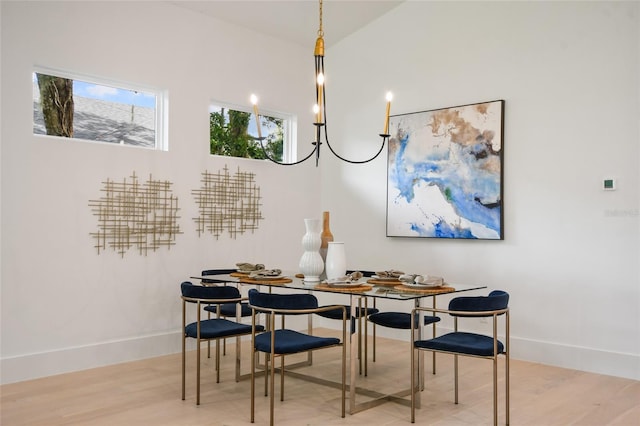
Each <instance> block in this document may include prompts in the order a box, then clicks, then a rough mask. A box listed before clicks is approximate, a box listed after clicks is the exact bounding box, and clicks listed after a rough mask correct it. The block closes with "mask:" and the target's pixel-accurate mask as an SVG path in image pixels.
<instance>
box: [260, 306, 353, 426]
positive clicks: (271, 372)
mask: <svg viewBox="0 0 640 426" xmlns="http://www.w3.org/2000/svg"><path fill="white" fill-rule="evenodd" d="M249 306H250V307H251V309H252V311H253V312H252V315H251V328H252V333H251V348H252V351H253V356H252V357H251V423H254V422H255V376H256V364H257V361H256V356H257V353H258V351H257V350H256V349H255V337H256V334H257V333H256V324H257V320H256V318H257V314H258V313H264V314H266V317H267V320H266V327H265V328H266V331H265V332H269V331H275V325H276V323H275V320H276V316H277V315H280V316H281V326H280V327H281V328H284V325H285V316H286V315H301V314H315V313H318V312H324V311H330V310H333V309H342V311H343V315H342V339H341V341H340V343H338V344H336V345H331V346H324V347H321V348H317V349H310V350H304V351H300V352H297V353H303V352H309V353H311V352H312V351H314V350H320V349H327V348H332V347H336V346H341V347H342V372H341V377H342V379H341V380H342V384H341V401H342V404H341V417H343V418H344V417H345V412H346V390H347V380H346V377H347V364H346V360H347V347H346V339H347V317H348V314H347V309H346V308H345V307H344V306H343V305H330V306H321V307H317V308H312V309H276V308H265V307H261V306H252V305H251V304H250V305H249ZM349 322H350V321H349ZM270 346H271V353H269V354H265V355H266V357H265V358H266V359H265V370H264V377H265V384H264V386H265V388H264V390H265V394H264V395H265V396H267V395H268V396H269V397H270V400H269V424H270V425H271V426H273V425H274V406H275V403H274V393H275V371H276V367H275V358H276V357H280V368H278V370H280V401H284V374H285V363H284V358H285V356H286V355H287V354H276V353H275V333H271V344H270ZM269 379H270V381H269ZM269 383H270V386H269ZM267 388H269V389H267Z"/></svg>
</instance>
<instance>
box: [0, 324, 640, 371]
mask: <svg viewBox="0 0 640 426" xmlns="http://www.w3.org/2000/svg"><path fill="white" fill-rule="evenodd" d="M329 324H330V323H329ZM318 325H320V324H318ZM327 328H331V327H330V326H329V327H327ZM443 331H444V330H443ZM369 333H371V330H369ZM377 335H378V336H380V337H386V338H390V339H396V340H400V341H403V342H406V341H407V340H404V339H408V338H409V331H408V330H406V335H402V336H400V335H399V334H398V330H391V329H385V328H384V327H377ZM369 341H370V342H371V340H369ZM192 343H193V342H189V347H190V349H193V348H195V345H193V344H192ZM181 350H182V349H181V340H180V332H179V331H175V332H170V333H165V334H156V335H150V336H144V337H136V338H132V339H127V340H119V341H113V342H105V343H101V344H97V345H91V346H82V347H73V348H67V349H63V350H59V351H51V352H43V353H38V354H29V355H23V356H16V357H10V358H3V359H2V360H0V384H7V383H14V382H20V381H24V380H31V379H36V378H39V377H46V376H53V375H56V374H62V373H69V372H72V371H80V370H86V369H90V368H96V367H102V366H105V365H112V364H119V363H122V362H129V361H136V360H140V359H145V358H153V357H157V356H162V355H168V354H174V353H179V352H180V351H181ZM511 358H512V359H518V360H523V361H529V362H536V363H540V364H546V365H553V366H557V367H562V368H569V369H572V370H580V371H587V372H590V373H597V374H605V375H609V376H616V377H624V378H628V379H633V380H640V356H639V355H637V354H627V353H619V352H607V351H602V350H599V349H594V348H585V347H578V346H570V345H562V344H557V343H551V342H544V341H535V340H529V339H521V338H518V337H514V336H512V337H511Z"/></svg>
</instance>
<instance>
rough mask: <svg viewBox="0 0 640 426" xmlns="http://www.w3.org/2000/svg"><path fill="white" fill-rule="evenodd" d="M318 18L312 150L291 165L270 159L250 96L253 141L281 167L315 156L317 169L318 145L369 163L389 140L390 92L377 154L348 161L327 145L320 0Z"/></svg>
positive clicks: (254, 97)
mask: <svg viewBox="0 0 640 426" xmlns="http://www.w3.org/2000/svg"><path fill="white" fill-rule="evenodd" d="M319 17H320V22H319V27H318V38H317V39H316V45H315V48H314V51H313V56H314V57H315V63H316V70H315V76H316V78H315V81H316V104H315V105H314V106H313V112H314V117H315V122H314V123H313V125H314V126H315V127H316V129H315V130H316V140H315V141H314V142H311V144H312V145H313V150H312V151H311V152H310V153H309V155H307V156H306V157H304V158H303V159H302V160H298V161H295V162H292V163H284V162H281V161H278V160H276V159H274V158H272V157H271V156H270V155H269V154H268V153H267V151H266V150H265V149H264V144H263V141H264V139H265V138H264V137H263V136H262V130H261V126H260V119H259V114H258V98H257V97H256V95H253V94H252V95H251V103H252V104H253V112H254V114H255V118H256V125H257V129H258V137H257V138H255V139H257V140H258V141H260V147H261V148H262V151H263V153H264V155H265V156H266V157H267V158H268V159H269V160H271V161H272V162H274V163H276V164H279V165H281V166H293V165H296V164H300V163H303V162H305V161H307V160H308V159H309V158H311V157H312V156H313V155H314V154H315V158H316V167H317V166H318V162H319V160H320V145H322V144H323V143H326V144H327V147H329V150H330V151H331V152H332V153H333V155H335V156H336V157H338V158H339V159H341V160H342V161H346V162H347V163H351V164H363V163H368V162H369V161H372V160H374V159H376V158H377V157H378V156H379V155H380V153H381V152H382V149H383V148H384V144H385V142H387V140H388V139H389V112H390V110H391V100H392V94H391V92H388V93H387V97H386V100H387V108H386V112H385V118H384V130H383V132H382V133H381V134H380V137H381V138H382V144H381V145H380V149H379V150H378V152H377V153H376V154H375V155H374V156H373V157H371V158H369V159H366V160H360V161H354V160H349V159H347V158H344V157H343V156H341V155H339V154H338V153H337V152H336V151H335V150H334V149H333V147H332V146H331V144H330V143H329V137H328V135H327V103H326V96H325V81H324V31H323V29H322V0H319ZM323 130H324V132H323ZM323 133H324V142H322V135H323Z"/></svg>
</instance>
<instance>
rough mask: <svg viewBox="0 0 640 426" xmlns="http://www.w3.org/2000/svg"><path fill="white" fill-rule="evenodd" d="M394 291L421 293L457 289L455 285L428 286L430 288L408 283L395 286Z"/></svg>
mask: <svg viewBox="0 0 640 426" xmlns="http://www.w3.org/2000/svg"><path fill="white" fill-rule="evenodd" d="M393 290H394V291H400V292H402V293H419V294H440V293H451V292H452V291H455V288H453V287H447V286H442V287H428V288H416V287H408V286H406V285H398V286H395V287H394V288H393Z"/></svg>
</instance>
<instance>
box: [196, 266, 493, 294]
mask: <svg viewBox="0 0 640 426" xmlns="http://www.w3.org/2000/svg"><path fill="white" fill-rule="evenodd" d="M190 278H192V279H197V280H201V281H202V283H203V285H207V284H215V283H220V284H223V283H238V284H243V285H253V286H256V285H260V286H263V285H264V286H270V287H278V288H288V289H295V290H309V291H314V292H316V291H318V292H326V293H333V294H336V293H339V294H345V295H352V296H360V297H371V298H383V299H395V300H419V299H422V298H425V297H433V296H439V295H444V294H453V293H460V292H466V291H472V290H481V289H485V288H487V286H486V285H469V284H452V283H448V282H445V283H444V284H443V285H442V286H440V287H427V286H411V287H409V286H407V285H400V283H399V282H393V281H392V280H389V281H385V280H379V279H375V278H372V277H363V278H360V279H359V280H358V281H355V282H353V283H352V284H351V285H337V286H331V285H329V284H326V283H323V282H306V281H304V279H303V278H302V277H299V276H296V274H295V273H286V272H285V273H283V274H282V275H281V276H280V278H282V279H255V280H252V279H250V278H249V277H248V275H245V274H240V273H238V274H233V273H232V274H217V275H198V276H192V277H190ZM285 281H286V282H285Z"/></svg>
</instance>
